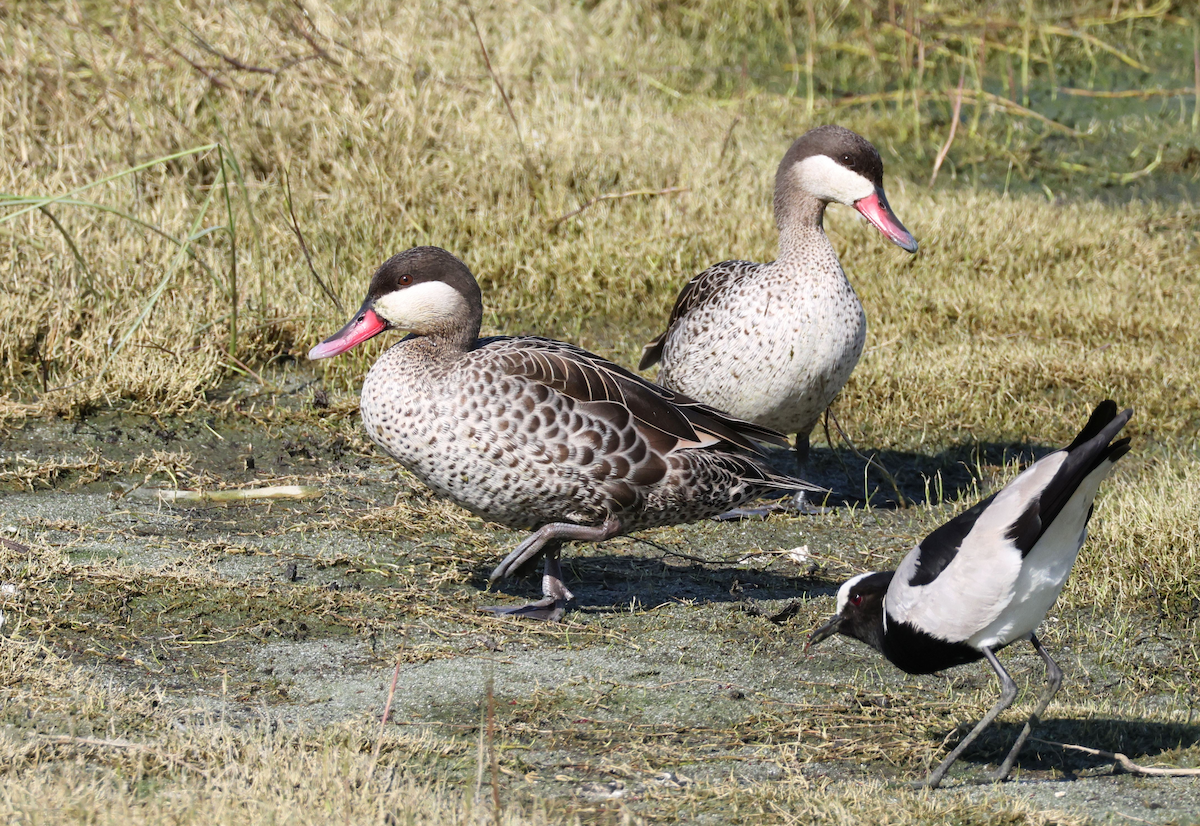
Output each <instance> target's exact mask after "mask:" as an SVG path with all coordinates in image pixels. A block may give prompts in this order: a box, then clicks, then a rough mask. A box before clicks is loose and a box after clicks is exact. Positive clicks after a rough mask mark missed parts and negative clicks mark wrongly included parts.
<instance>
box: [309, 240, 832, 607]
mask: <svg viewBox="0 0 1200 826" xmlns="http://www.w3.org/2000/svg"><path fill="white" fill-rule="evenodd" d="M482 319H483V302H482V294H481V291H480V288H479V284H478V282H477V281H476V280H475V276H474V275H472V274H471V271H470V270H469V269H468V268H467V266H466V264H464V263H463V262H462V261H461V260H459V259H458V258H457V257H455V256H454V255H453V254H451V253H450V252H447V251H446V250H444V249H441V248H439V247H431V246H424V247H415V248H413V249H409V250H407V251H405V252H401V253H399V254H397V255H395V256H393V257H391V258H389V259H388V260H387V261H385V262H384V263H383V264H382V265H381V266H380V267H379V268H378V269H377V270H376V271H375V274H374V275H373V276H372V278H371V281H370V285H369V287H368V289H367V295H366V298H365V299H364V301H363V303H362V306H361V307H360V308H359V310H358V312H357V313H355V314H354V316H353V317H352V318H351V320H350V321H349V322H348V323H347V324H346V325H345V327H343V328H342V329H341V330H339V331H338V332H337V333H335V334H334V335H332V336H330V337H329V338H327V339H325V340H324V341H322V342H321V343H320V344H318V345H317V346H315V347H313V348H312V350H311V351H310V352H309V354H308V357H309V358H310V359H323V358H329V357H331V356H336V355H338V354H339V353H344V352H346V351H347V350H349V349H351V348H352V347H355V346H357V345H359V344H361V343H362V342H364V341H367V340H368V339H371V338H373V337H375V336H376V335H379V334H380V333H383V332H384V331H386V330H391V329H393V328H394V329H399V330H405V331H407V332H408V333H409V334H408V335H407V336H406V337H404V338H403V339H401V340H400V341H399V342H397V343H396V344H394V345H392V346H391V347H390V348H389V349H388V350H386V351H385V352H384V353H383V355H382V356H380V357H379V359H378V360H377V361H376V362H375V363H374V365H373V366H372V367H371V369H370V371H369V372H368V373H367V376H366V379H365V380H364V382H363V385H362V392H361V399H360V409H361V413H362V423H363V427H364V428H365V429H366V431H367V434H368V435H369V436H370V438H371V439H372V440H373V441H374V442H375V443H376V444H377V445H378V446H379V447H380V448H382V449H383V451H384V452H385V453H387V454H388V455H389V456H391V457H392V458H393V459H395V460H396V461H397V462H399V463H400V464H401V465H403V466H404V467H405V468H407V469H408V470H409V471H410V472H412V473H413V474H414V475H415V476H416V477H417V479H419V480H420V481H421V482H422V483H424V484H425V485H426V486H428V487H429V488H430V489H432V490H433V491H434V492H435V493H436V494H438V495H440V496H443V497H445V498H447V499H450V500H451V501H453V502H455V503H456V504H458V505H460V506H461V507H463V508H466V509H467V510H468V511H470V512H472V513H474V514H475V515H477V516H479V517H481V518H483V519H485V520H487V521H489V522H495V523H499V524H500V525H504V526H506V527H510V528H523V529H528V530H531V531H532V533H531V534H530V535H529V536H528V537H527V538H526V539H525V540H524V541H523V542H521V543H520V544H519V545H518V546H517V547H516V548H515V549H514V550H513V551H512V552H511V553H510V554H509V555H508V556H507V557H506V558H505V559H504V560H503V561H502V562H501V563H500V564H499V565H498V566H497V567H496V569H495V570H494V571H493V572H492V574H491V577H490V580H491V581H492V582H495V581H497V580H499V579H501V578H505V577H508V576H510V575H511V574H512V573H513V572H515V571H516V570H517V569H518V568H520V567H521V566H522V565H524V564H525V563H526V562H528V561H530V560H532V559H533V558H534V557H536V556H537V555H538V554H542V555H543V556H544V572H543V577H542V598H541V599H540V600H537V601H535V602H531V603H529V604H528V605H524V606H518V607H506V606H494V607H489V608H485V609H483V610H487V611H492V612H493V613H496V614H501V615H509V616H518V617H528V618H531V619H539V620H549V621H556V620H559V619H561V618H562V617H563V615H564V612H565V609H566V604H567V602H568V601H569V600H571V599H573V598H574V595H573V594H572V593H571V592H570V591H569V590H568V589H567V587H566V586H565V584H564V582H563V575H562V570H561V565H560V550H561V546H562V544H563V543H564V542H567V541H577V542H599V541H601V540H605V539H609V538H611V537H615V536H619V535H621V534H625V533H628V532H631V531H636V530H641V529H644V528H650V527H657V526H665V525H676V524H681V523H685V522H692V521H696V520H700V519H706V518H709V517H711V516H715V515H718V514H721V513H723V512H725V511H727V510H729V509H730V508H734V507H737V506H738V505H739V504H741V503H744V502H746V501H749V500H751V499H754V498H757V497H761V496H764V495H767V494H771V493H777V492H778V491H787V490H790V489H792V488H794V487H797V486H798V487H799V488H801V489H804V490H810V491H813V492H820V491H822V490H823V489H821V488H819V487H817V486H816V485H810V484H808V483H807V482H804V481H802V480H800V479H797V478H793V477H789V476H784V475H781V474H779V473H777V472H775V471H773V470H772V469H771V468H770V466H769V465H768V464H767V463H766V462H765V460H764V456H763V449H762V447H761V445H762V444H777V445H786V444H787V440H786V438H785V437H784V436H783V435H782V434H780V433H776V432H774V431H772V430H770V429H768V428H764V427H761V426H759V425H756V424H753V423H750V422H746V421H742V420H739V419H737V418H735V417H733V416H730V415H728V414H726V413H724V412H722V411H720V410H717V409H715V408H713V407H710V406H708V405H705V404H702V403H700V402H697V401H695V400H693V399H691V398H688V397H687V396H685V395H683V394H681V393H677V392H675V391H672V390H668V389H666V388H663V387H659V386H657V385H655V384H653V383H651V382H649V381H647V380H646V379H644V378H642V377H640V376H638V375H637V374H635V373H633V372H631V371H629V370H626V369H624V368H622V367H620V366H618V365H616V364H614V363H612V362H610V361H607V360H605V359H603V358H601V357H600V356H597V355H595V354H593V353H590V352H588V351H586V350H584V349H582V348H580V347H576V346H574V345H572V344H567V343H564V342H561V341H554V340H552V339H548V338H541V337H537V336H491V337H485V338H480V335H479V334H480V327H481V323H482Z"/></svg>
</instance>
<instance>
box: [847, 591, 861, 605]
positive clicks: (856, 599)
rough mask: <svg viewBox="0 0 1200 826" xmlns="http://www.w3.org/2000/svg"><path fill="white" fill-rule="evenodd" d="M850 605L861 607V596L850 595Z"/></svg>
mask: <svg viewBox="0 0 1200 826" xmlns="http://www.w3.org/2000/svg"><path fill="white" fill-rule="evenodd" d="M850 604H851V605H862V594H851V595H850Z"/></svg>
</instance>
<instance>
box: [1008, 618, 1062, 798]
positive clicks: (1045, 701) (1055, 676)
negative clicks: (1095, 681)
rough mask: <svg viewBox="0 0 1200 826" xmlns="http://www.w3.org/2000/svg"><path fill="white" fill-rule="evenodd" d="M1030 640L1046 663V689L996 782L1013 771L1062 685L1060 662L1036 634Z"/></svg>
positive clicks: (1018, 736) (1030, 636)
mask: <svg viewBox="0 0 1200 826" xmlns="http://www.w3.org/2000/svg"><path fill="white" fill-rule="evenodd" d="M1029 641H1030V642H1031V643H1033V650H1035V651H1037V652H1038V654H1040V655H1041V657H1042V662H1044V663H1046V690H1045V691H1043V692H1042V695H1041V697H1039V698H1038V704H1037V705H1036V706H1034V709H1033V713H1032V714H1030V715H1029V719H1028V720H1026V721H1025V728H1023V729H1021V733H1020V734H1019V735H1017V742H1015V743H1013V747H1012V749H1011V750H1010V751H1009V752H1008V756H1007V757H1005V758H1004V762H1003V763H1001V764H1000V768H998V769H997V770H996V771H995V772H994V773H993V774H992V780H995V781H996V782H1000V781H1001V780H1004V779H1005V778H1007V777H1008V775H1009V773H1010V772H1011V771H1012V767H1013V764H1015V763H1016V762H1017V755H1019V754H1020V753H1021V747H1022V746H1024V745H1025V741H1026V740H1028V739H1029V735H1030V733H1032V732H1033V727H1034V726H1036V725H1037V724H1038V723H1040V722H1041V721H1042V715H1043V714H1044V713H1045V712H1046V708H1047V707H1048V706H1049V705H1050V701H1051V700H1053V699H1054V695H1055V694H1057V693H1058V690H1059V688H1061V687H1062V680H1063V673H1062V669H1061V668H1059V667H1058V663H1056V662H1055V661H1054V660H1053V659H1052V658H1051V657H1050V652H1049V651H1047V650H1046V649H1045V648H1044V647H1042V643H1041V641H1040V640H1039V639H1038V638H1037V635H1036V634H1030V635H1029Z"/></svg>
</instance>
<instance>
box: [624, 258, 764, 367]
mask: <svg viewBox="0 0 1200 826" xmlns="http://www.w3.org/2000/svg"><path fill="white" fill-rule="evenodd" d="M761 266H762V264H755V263H753V262H751V261H722V262H721V263H720V264H713V265H712V266H711V267H709V268H708V269H707V270H705V271H704V272H702V273H700V274H699V275H697V276H695V277H694V278H692V280H691V281H689V282H688V283H687V284H686V285H685V286H684V288H683V290H682V291H681V292H680V293H679V297H678V298H676V299H675V306H674V307H673V308H671V318H670V319H669V320H668V321H667V329H666V330H664V331H663V332H662V334H661V335H660V336H659V337H658V338H656V339H654V341H652V342H650V343H649V344H647V345H646V346H645V347H643V348H642V359H641V361H639V362H638V369H639V370H645V369H647V368H648V367H651V366H652V365H655V364H657V363H658V361H659V359H661V358H662V353H663V347H664V346H665V345H666V343H667V336H668V335H669V334H670V332H671V329H672V328H673V327H674V326H675V324H676V323H677V322H678V321H679V320H680V319H682V318H684V317H685V316H687V315H688V313H690V312H692V311H693V310H695V309H696V308H697V307H700V306H702V305H704V304H706V303H708V302H709V301H711V300H713V298H714V297H715V296H717V295H719V294H720V293H722V292H724V291H725V290H727V289H729V288H730V287H731V286H732V285H734V284H736V283H738V282H739V281H741V280H742V279H743V278H745V277H747V276H749V275H752V274H753V273H754V272H755V271H756V270H758V269H759V268H760V267H761Z"/></svg>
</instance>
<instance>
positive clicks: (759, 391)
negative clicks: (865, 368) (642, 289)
mask: <svg viewBox="0 0 1200 826" xmlns="http://www.w3.org/2000/svg"><path fill="white" fill-rule="evenodd" d="M830 252H831V253H832V250H830ZM832 263H833V266H834V267H835V268H836V277H831V276H830V275H824V274H820V273H814V272H812V270H811V269H807V270H796V269H792V268H788V267H783V266H777V265H767V266H765V267H764V268H763V270H764V272H761V273H760V274H759V275H758V276H756V277H755V278H750V279H744V280H743V281H741V282H740V283H739V284H736V285H733V287H732V288H731V289H729V290H727V291H725V292H724V293H723V294H722V295H720V296H716V297H715V298H716V299H717V300H713V301H709V302H707V303H706V304H705V305H704V306H702V307H698V308H696V309H695V310H693V311H692V312H691V313H689V314H688V316H687V317H686V318H685V319H682V320H681V322H682V323H680V324H677V325H676V327H675V328H673V329H672V331H671V333H670V335H669V336H668V338H667V342H666V346H665V348H664V350H663V359H662V369H661V371H660V373H659V382H660V383H661V384H663V385H665V386H666V387H670V388H671V389H673V390H677V391H679V392H681V393H686V394H687V395H689V396H692V397H693V398H696V399H699V400H701V401H703V402H706V403H707V404H711V405H713V406H714V407H718V408H720V409H722V410H725V411H727V412H729V413H732V414H733V415H735V416H738V417H740V418H744V419H748V420H750V421H753V422H756V423H758V424H761V425H765V426H767V427H771V428H774V429H776V430H779V431H781V432H783V433H801V434H805V435H807V434H808V432H809V431H810V430H812V428H813V426H814V425H815V424H816V422H817V420H818V419H819V418H820V416H821V414H822V413H823V412H824V411H825V409H826V408H827V407H828V406H829V404H830V403H831V402H832V401H833V398H834V396H836V395H837V393H838V391H839V390H841V389H842V386H843V385H845V383H846V381H847V379H849V378H850V373H851V372H852V371H853V370H854V366H855V365H856V364H857V363H858V359H859V356H861V355H862V350H863V343H864V342H865V341H866V333H867V319H866V315H865V314H864V312H863V307H862V303H861V302H860V301H859V300H858V296H857V295H855V293H854V288H853V287H851V286H850V283H849V282H848V281H847V280H846V277H845V276H844V275H843V274H842V272H841V267H840V266H838V265H837V261H836V258H835V259H833V262H832Z"/></svg>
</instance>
